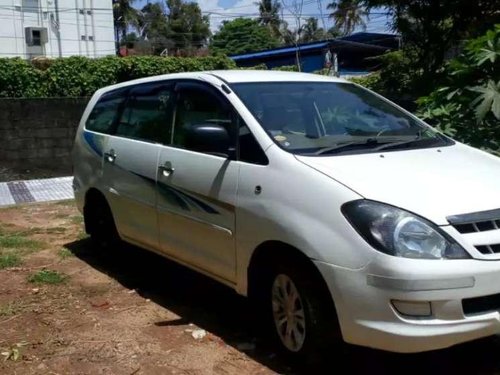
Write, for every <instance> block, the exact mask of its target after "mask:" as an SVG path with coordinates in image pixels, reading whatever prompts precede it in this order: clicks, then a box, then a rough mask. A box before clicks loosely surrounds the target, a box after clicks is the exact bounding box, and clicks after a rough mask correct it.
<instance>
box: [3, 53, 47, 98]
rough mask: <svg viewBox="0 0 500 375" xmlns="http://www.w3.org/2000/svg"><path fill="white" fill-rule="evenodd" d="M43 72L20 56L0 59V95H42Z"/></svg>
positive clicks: (28, 96) (29, 96) (31, 96)
mask: <svg viewBox="0 0 500 375" xmlns="http://www.w3.org/2000/svg"><path fill="white" fill-rule="evenodd" d="M43 78H44V73H43V72H42V71H40V70H37V69H34V68H33V66H32V65H31V64H30V63H29V62H27V61H25V60H21V59H20V58H14V59H0V97H27V98H33V97H37V96H44V94H45V92H44V88H43V87H42V86H43V84H42V82H43Z"/></svg>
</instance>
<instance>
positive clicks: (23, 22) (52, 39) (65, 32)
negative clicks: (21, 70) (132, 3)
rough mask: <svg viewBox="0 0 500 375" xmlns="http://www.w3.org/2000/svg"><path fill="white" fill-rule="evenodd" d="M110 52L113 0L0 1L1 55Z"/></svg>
mask: <svg viewBox="0 0 500 375" xmlns="http://www.w3.org/2000/svg"><path fill="white" fill-rule="evenodd" d="M113 54H115V40H114V28H113V8H112V0H0V57H16V56H18V57H22V58H25V59H31V58H33V57H37V56H46V57H67V56H74V55H80V56H88V57H100V56H107V55H113Z"/></svg>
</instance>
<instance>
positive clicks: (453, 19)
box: [363, 0, 499, 87]
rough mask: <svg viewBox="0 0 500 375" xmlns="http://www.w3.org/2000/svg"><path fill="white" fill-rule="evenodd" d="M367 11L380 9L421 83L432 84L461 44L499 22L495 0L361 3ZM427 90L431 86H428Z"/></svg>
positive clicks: (378, 0) (371, 0) (368, 0)
mask: <svg viewBox="0 0 500 375" xmlns="http://www.w3.org/2000/svg"><path fill="white" fill-rule="evenodd" d="M363 3H364V5H365V6H368V7H369V8H374V7H383V8H385V10H386V11H387V12H388V14H389V16H390V17H391V19H392V20H391V23H392V28H393V30H394V31H396V32H398V33H399V34H400V35H401V37H402V44H403V48H404V50H405V53H406V52H407V51H409V52H410V54H409V56H410V58H411V59H412V61H413V63H414V64H415V66H418V67H419V68H420V69H422V74H423V76H424V80H426V81H428V82H429V83H430V82H433V81H435V78H436V74H439V72H440V70H441V68H442V67H443V62H444V61H445V58H446V56H449V55H450V54H453V53H456V52H455V51H457V50H458V48H459V47H460V46H461V43H462V41H463V40H466V39H472V38H476V37H478V36H480V35H482V34H484V33H485V32H486V31H487V30H488V29H490V28H492V27H493V25H494V24H495V23H496V22H498V15H499V14H498V10H499V7H498V0H477V1H471V0H439V1H437V0H436V1H433V0H431V1H429V0H363ZM429 87H430V85H429Z"/></svg>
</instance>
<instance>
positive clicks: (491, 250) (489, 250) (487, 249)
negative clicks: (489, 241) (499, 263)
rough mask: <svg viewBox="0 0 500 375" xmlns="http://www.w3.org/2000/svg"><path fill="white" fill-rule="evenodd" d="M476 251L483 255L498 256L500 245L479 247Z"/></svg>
mask: <svg viewBox="0 0 500 375" xmlns="http://www.w3.org/2000/svg"><path fill="white" fill-rule="evenodd" d="M476 249H477V250H478V251H479V252H480V253H482V254H498V253H500V244H496V245H479V246H476Z"/></svg>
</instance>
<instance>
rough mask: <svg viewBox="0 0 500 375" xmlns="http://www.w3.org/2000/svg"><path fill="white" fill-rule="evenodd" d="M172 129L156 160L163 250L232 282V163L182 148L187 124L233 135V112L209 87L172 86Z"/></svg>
mask: <svg viewBox="0 0 500 375" xmlns="http://www.w3.org/2000/svg"><path fill="white" fill-rule="evenodd" d="M176 94H177V95H176V98H177V100H176V107H175V113H174V118H175V120H174V127H173V132H172V137H171V142H170V145H169V146H165V147H161V150H160V156H159V159H158V166H159V169H158V200H157V202H158V219H159V220H158V222H159V229H160V245H161V247H162V249H163V251H164V252H165V253H166V254H168V255H170V256H173V257H175V258H177V259H178V260H180V261H183V262H185V263H188V264H190V265H193V266H195V267H196V268H198V269H201V270H204V271H205V272H208V273H210V274H212V275H215V276H217V277H219V278H221V279H224V280H226V281H229V282H232V281H234V279H235V272H236V271H235V233H234V229H235V204H236V192H237V181H238V168H239V165H238V162H236V161H234V160H231V159H230V158H227V157H223V156H220V155H212V154H208V153H202V152H197V151H195V150H192V149H189V147H188V146H187V144H186V131H187V130H188V129H189V127H190V126H192V125H200V124H207V123H209V124H217V125H222V126H224V127H226V129H227V130H228V131H229V132H230V134H232V133H234V130H233V128H232V127H233V125H234V112H233V111H232V109H231V108H230V106H229V104H228V103H227V102H225V101H224V99H223V98H222V97H221V96H220V93H218V92H217V91H216V89H215V88H213V87H210V86H208V85H205V84H203V83H201V82H200V83H196V82H195V81H191V82H179V83H177V85H176Z"/></svg>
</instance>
